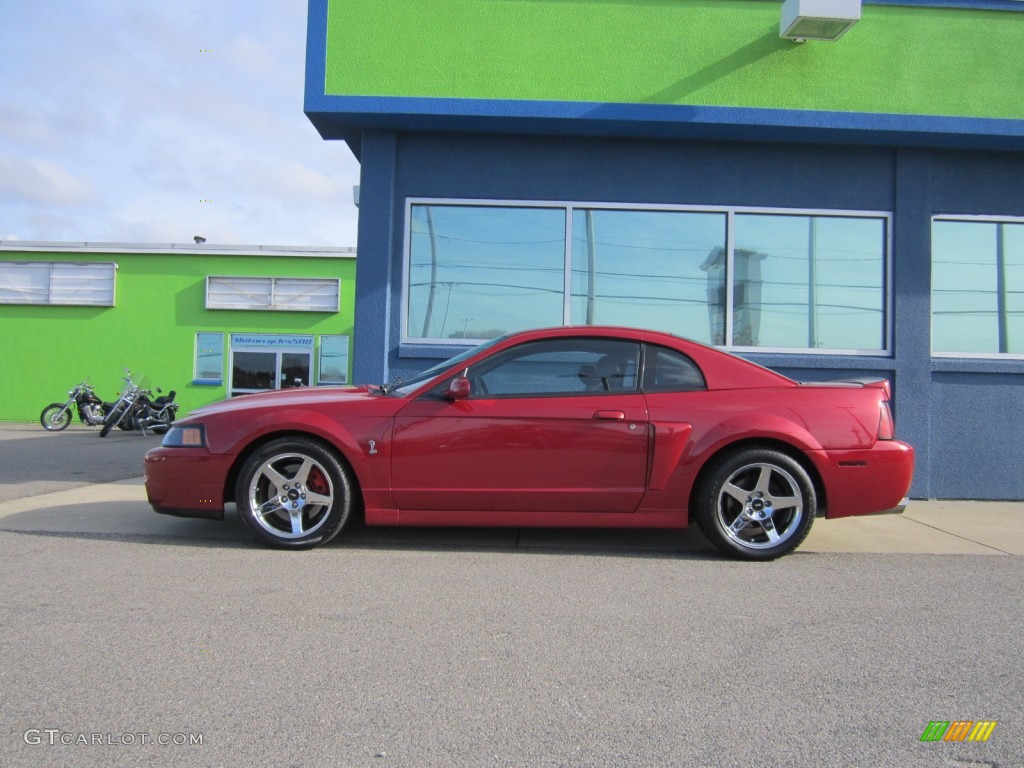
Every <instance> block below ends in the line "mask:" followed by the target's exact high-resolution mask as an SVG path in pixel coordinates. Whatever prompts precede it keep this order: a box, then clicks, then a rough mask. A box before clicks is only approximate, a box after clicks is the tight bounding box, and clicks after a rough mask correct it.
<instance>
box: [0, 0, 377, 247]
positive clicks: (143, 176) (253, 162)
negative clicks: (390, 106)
mask: <svg viewBox="0 0 1024 768" xmlns="http://www.w3.org/2000/svg"><path fill="white" fill-rule="evenodd" d="M306 14H307V5H306V0H272V2H241V0H177V1H176V2H174V3H164V2H155V0H81V2H75V1H74V0H51V2H47V3H37V2H31V1H30V0H7V1H6V2H3V3H0V29H2V30H3V37H2V40H0V240H4V241H11V240H30V241H73V242H81V241H88V242H122V243H172V242H173V243H183V242H184V243H190V242H192V237H193V236H194V235H203V236H204V237H206V238H207V240H208V242H211V243H234V244H249V245H299V246H354V245H355V244H356V213H357V211H356V208H355V206H354V205H353V203H352V187H353V185H355V184H358V174H359V167H358V163H357V162H356V160H355V158H354V157H353V156H352V153H351V152H350V151H349V149H348V147H347V146H346V145H345V144H343V143H341V142H333V141H332V142H327V141H324V140H323V139H321V138H320V136H319V134H317V132H316V130H315V129H314V128H313V126H312V124H311V123H310V122H309V120H308V119H307V118H306V116H305V115H304V114H303V112H302V101H303V84H304V80H305V45H306Z"/></svg>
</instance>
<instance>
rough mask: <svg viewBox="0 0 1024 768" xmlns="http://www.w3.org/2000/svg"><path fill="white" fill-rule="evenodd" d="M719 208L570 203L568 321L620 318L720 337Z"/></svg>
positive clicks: (715, 340)
mask: <svg viewBox="0 0 1024 768" xmlns="http://www.w3.org/2000/svg"><path fill="white" fill-rule="evenodd" d="M725 221H726V217H725V214H722V213H690V212H676V211H607V210H576V211H574V213H573V221H572V225H573V226H572V232H573V236H572V301H571V317H572V322H573V324H575V325H625V326H633V327H640V328H652V329H656V330H662V331H669V332H672V333H677V334H679V335H681V336H687V337H689V338H691V339H695V340H697V341H703V342H705V343H708V344H719V345H720V344H723V343H725V281H724V276H725V272H724V267H725V263H724V259H722V258H721V254H724V252H725Z"/></svg>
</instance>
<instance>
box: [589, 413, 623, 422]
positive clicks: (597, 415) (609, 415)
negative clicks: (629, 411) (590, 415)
mask: <svg viewBox="0 0 1024 768" xmlns="http://www.w3.org/2000/svg"><path fill="white" fill-rule="evenodd" d="M594 418H595V419H610V420H612V421H622V420H623V419H625V418H626V414H625V413H623V412H622V411H594Z"/></svg>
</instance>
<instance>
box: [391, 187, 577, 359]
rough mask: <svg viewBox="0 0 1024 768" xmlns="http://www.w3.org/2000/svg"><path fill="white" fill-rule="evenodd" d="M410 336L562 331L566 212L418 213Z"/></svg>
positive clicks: (458, 209) (456, 209)
mask: <svg viewBox="0 0 1024 768" xmlns="http://www.w3.org/2000/svg"><path fill="white" fill-rule="evenodd" d="M411 224H412V232H411V252H410V259H409V276H408V279H409V302H408V315H407V322H408V334H409V335H410V336H414V337H420V338H435V339H491V338H495V337H496V336H501V335H504V334H506V333H509V332H512V331H520V330H524V329H527V328H539V327H543V326H551V325H561V324H562V295H563V294H564V287H563V286H564V278H563V275H564V263H565V211H564V209H560V208H559V209H550V208H525V207H524V208H512V207H507V208H506V207H497V206H454V205H414V206H412V222H411Z"/></svg>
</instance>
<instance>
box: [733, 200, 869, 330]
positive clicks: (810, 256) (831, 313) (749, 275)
mask: <svg viewBox="0 0 1024 768" xmlns="http://www.w3.org/2000/svg"><path fill="white" fill-rule="evenodd" d="M735 240H736V254H737V258H736V277H735V279H734V282H733V289H734V292H735V293H734V296H735V298H734V303H735V312H736V315H735V318H734V324H735V328H734V338H733V343H734V344H736V345H739V346H744V345H749V346H755V347H781V348H786V347H796V348H810V349H821V348H824V349H851V350H881V349H884V347H885V240H886V234H885V221H884V220H883V219H869V218H854V217H838V216H836V217H830V216H790V215H786V216H779V215H761V214H756V215H755V214H741V215H737V216H736V237H735Z"/></svg>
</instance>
